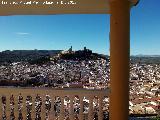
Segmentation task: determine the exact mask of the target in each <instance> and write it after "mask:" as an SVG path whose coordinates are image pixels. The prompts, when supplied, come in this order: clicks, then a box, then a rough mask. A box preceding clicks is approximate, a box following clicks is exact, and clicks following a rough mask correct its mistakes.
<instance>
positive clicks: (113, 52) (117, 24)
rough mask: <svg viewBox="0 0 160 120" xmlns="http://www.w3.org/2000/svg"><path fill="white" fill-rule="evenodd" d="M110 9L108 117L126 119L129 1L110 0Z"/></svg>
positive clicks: (127, 102) (127, 109)
mask: <svg viewBox="0 0 160 120" xmlns="http://www.w3.org/2000/svg"><path fill="white" fill-rule="evenodd" d="M110 10H111V11H110V13H111V16H110V39H111V40H110V60H111V94H110V106H109V113H110V114H109V117H110V120H128V115H129V60H130V59H129V57H130V1H129V0H114V1H111V2H110Z"/></svg>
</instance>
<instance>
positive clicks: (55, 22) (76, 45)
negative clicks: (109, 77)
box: [0, 0, 160, 55]
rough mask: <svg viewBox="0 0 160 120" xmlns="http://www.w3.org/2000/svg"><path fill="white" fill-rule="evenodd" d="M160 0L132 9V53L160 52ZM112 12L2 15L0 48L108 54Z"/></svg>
mask: <svg viewBox="0 0 160 120" xmlns="http://www.w3.org/2000/svg"><path fill="white" fill-rule="evenodd" d="M159 5H160V0H154V1H153V0H141V1H140V3H139V4H138V6H136V7H134V8H132V10H131V54H132V55H136V54H147V55H155V54H156V55H160V47H159V46H160V15H159V14H160V13H159V11H160V7H159ZM109 17H110V16H109V15H105V14H101V15H97V14H94V15H93V14H92V15H46V16H42V15H41V16H39V15H32V16H29V15H27V16H22V15H21V16H1V17H0V28H1V29H0V51H3V50H15V49H18V50H20V49H61V50H67V49H68V48H69V47H70V46H71V45H72V46H73V49H74V50H78V49H83V47H84V46H86V47H87V48H89V49H91V50H93V51H94V52H98V53H103V54H109V29H110V25H109V23H110V22H109V20H110V19H109Z"/></svg>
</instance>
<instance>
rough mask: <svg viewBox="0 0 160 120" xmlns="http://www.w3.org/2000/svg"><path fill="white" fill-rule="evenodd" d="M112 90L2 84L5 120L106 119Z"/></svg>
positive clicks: (0, 112) (0, 95)
mask: <svg viewBox="0 0 160 120" xmlns="http://www.w3.org/2000/svg"><path fill="white" fill-rule="evenodd" d="M108 95H109V90H108V89H107V90H86V89H51V88H0V98H1V101H0V107H1V109H0V116H1V118H0V119H2V120H22V119H23V120H31V119H32V120H33V119H35V120H74V119H75V120H84V119H86V120H93V119H95V120H96V119H97V120H103V109H102V107H103V106H104V105H103V100H104V98H105V97H107V96H108Z"/></svg>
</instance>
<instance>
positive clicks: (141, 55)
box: [132, 54, 160, 57]
mask: <svg viewBox="0 0 160 120" xmlns="http://www.w3.org/2000/svg"><path fill="white" fill-rule="evenodd" d="M132 56H134V57H160V55H143V54H139V55H132Z"/></svg>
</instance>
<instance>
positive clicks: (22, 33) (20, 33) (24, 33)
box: [16, 32, 30, 35]
mask: <svg viewBox="0 0 160 120" xmlns="http://www.w3.org/2000/svg"><path fill="white" fill-rule="evenodd" d="M16 34H17V35H29V34H30V33H27V32H16Z"/></svg>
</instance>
